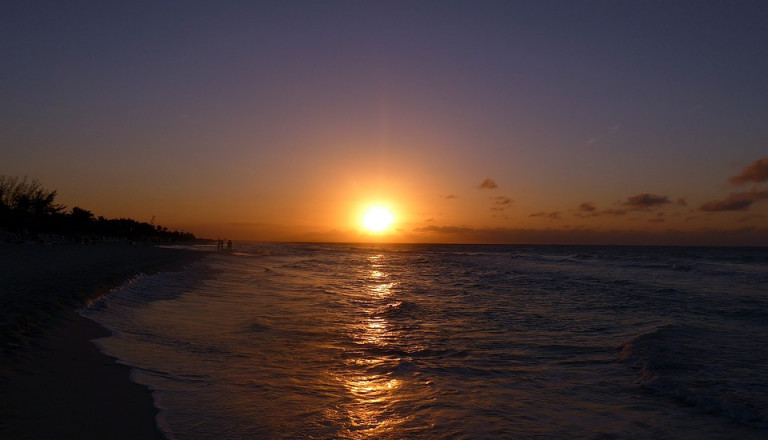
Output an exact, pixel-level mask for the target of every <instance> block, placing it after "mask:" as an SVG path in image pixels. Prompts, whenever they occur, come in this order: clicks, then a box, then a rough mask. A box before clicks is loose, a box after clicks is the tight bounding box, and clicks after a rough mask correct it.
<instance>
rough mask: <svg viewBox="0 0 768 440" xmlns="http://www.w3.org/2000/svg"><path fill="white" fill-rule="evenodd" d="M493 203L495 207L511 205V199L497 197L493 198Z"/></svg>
mask: <svg viewBox="0 0 768 440" xmlns="http://www.w3.org/2000/svg"><path fill="white" fill-rule="evenodd" d="M493 203H495V204H496V205H511V204H512V199H510V198H509V197H504V196H498V197H494V198H493Z"/></svg>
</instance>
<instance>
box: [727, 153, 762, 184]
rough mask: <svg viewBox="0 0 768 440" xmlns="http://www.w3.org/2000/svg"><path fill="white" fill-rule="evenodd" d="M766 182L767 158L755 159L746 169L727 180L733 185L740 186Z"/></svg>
mask: <svg viewBox="0 0 768 440" xmlns="http://www.w3.org/2000/svg"><path fill="white" fill-rule="evenodd" d="M765 181H768V157H764V158H762V159H757V160H756V161H754V162H752V163H751V164H750V165H749V166H748V167H746V168H744V169H743V170H741V172H740V173H739V174H737V175H735V176H733V177H731V178H730V179H729V182H731V183H732V184H734V185H742V184H744V183H749V182H755V183H760V182H765Z"/></svg>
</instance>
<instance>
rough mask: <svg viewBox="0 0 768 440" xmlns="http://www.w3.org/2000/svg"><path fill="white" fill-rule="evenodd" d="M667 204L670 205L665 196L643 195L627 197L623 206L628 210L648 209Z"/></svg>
mask: <svg viewBox="0 0 768 440" xmlns="http://www.w3.org/2000/svg"><path fill="white" fill-rule="evenodd" d="M667 203H671V202H670V201H669V197H667V196H659V195H656V194H648V193H643V194H638V195H636V196H630V197H627V201H626V202H624V203H623V205H624V206H628V207H629V208H630V209H650V208H654V207H656V206H660V205H665V204H667Z"/></svg>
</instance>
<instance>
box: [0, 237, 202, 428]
mask: <svg viewBox="0 0 768 440" xmlns="http://www.w3.org/2000/svg"><path fill="white" fill-rule="evenodd" d="M204 255H205V254H204V253H202V252H192V251H186V250H178V249H163V248H156V247H149V246H145V247H138V248H131V247H128V246H127V245H124V244H109V245H105V244H100V245H96V246H76V245H60V246H55V247H45V246H32V247H22V246H0V268H2V269H0V343H2V346H0V438H9V439H10V438H13V439H50V438H57V439H102V438H110V439H162V438H164V437H163V436H162V434H161V433H160V431H159V430H158V429H157V427H156V424H155V416H156V414H157V410H156V409H155V408H154V406H153V404H152V403H153V402H152V397H151V394H150V391H149V390H148V389H147V388H145V387H143V386H141V385H139V384H136V383H134V382H131V381H130V380H129V374H130V370H129V368H127V367H125V366H122V365H119V364H117V363H115V360H114V359H113V358H110V357H108V356H105V355H103V354H102V353H100V352H99V351H98V349H97V348H96V346H95V345H94V344H93V343H92V342H90V341H91V340H92V339H96V338H99V337H103V336H108V335H109V332H107V331H106V330H105V329H103V328H102V327H100V326H99V325H97V324H96V323H94V322H92V321H89V320H87V319H85V318H83V317H81V316H80V315H78V314H77V313H76V309H77V308H78V307H80V306H82V305H83V304H85V303H86V302H87V301H88V300H89V299H93V298H96V297H98V296H100V295H102V294H105V293H106V292H108V291H109V289H111V288H113V287H116V286H118V285H120V284H121V283H122V282H123V281H125V280H127V279H129V278H130V277H132V276H135V275H137V274H139V273H142V272H143V273H152V272H156V271H160V270H175V269H180V268H181V267H183V266H184V265H186V264H188V263H191V262H192V261H194V260H196V259H198V258H201V257H202V256H204Z"/></svg>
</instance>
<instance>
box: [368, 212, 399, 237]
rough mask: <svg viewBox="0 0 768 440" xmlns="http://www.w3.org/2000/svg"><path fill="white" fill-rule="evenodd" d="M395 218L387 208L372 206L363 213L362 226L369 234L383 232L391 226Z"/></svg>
mask: <svg viewBox="0 0 768 440" xmlns="http://www.w3.org/2000/svg"><path fill="white" fill-rule="evenodd" d="M394 220H395V217H394V216H393V215H392V212H390V210H389V208H386V207H384V206H374V207H372V208H369V209H368V210H367V211H365V215H363V226H364V227H365V229H367V230H369V231H371V232H384V231H386V230H387V228H389V227H390V226H391V225H392V222H393V221H394Z"/></svg>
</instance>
